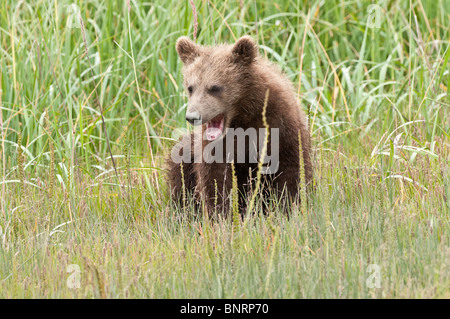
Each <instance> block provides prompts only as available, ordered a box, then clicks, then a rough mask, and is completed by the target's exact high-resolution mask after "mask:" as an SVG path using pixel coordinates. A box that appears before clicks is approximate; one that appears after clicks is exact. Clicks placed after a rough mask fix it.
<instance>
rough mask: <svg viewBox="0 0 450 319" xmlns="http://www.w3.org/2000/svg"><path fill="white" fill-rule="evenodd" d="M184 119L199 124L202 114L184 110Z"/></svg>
mask: <svg viewBox="0 0 450 319" xmlns="http://www.w3.org/2000/svg"><path fill="white" fill-rule="evenodd" d="M186 121H188V122H189V123H191V124H192V125H196V124H197V125H199V124H201V123H202V122H201V121H202V116H201V115H200V114H199V113H197V112H186ZM196 122H197V123H196Z"/></svg>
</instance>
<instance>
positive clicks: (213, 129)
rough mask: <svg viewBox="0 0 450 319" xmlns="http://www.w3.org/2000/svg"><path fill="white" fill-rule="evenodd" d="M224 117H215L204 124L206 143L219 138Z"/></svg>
mask: <svg viewBox="0 0 450 319" xmlns="http://www.w3.org/2000/svg"><path fill="white" fill-rule="evenodd" d="M223 127H224V116H223V114H220V115H217V116H216V117H215V118H213V119H212V120H210V121H209V122H208V123H206V139H207V140H208V141H214V140H215V139H217V138H219V137H220V136H221V135H222V133H223Z"/></svg>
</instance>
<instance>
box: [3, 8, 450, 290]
mask: <svg viewBox="0 0 450 319" xmlns="http://www.w3.org/2000/svg"><path fill="white" fill-rule="evenodd" d="M70 3H71V2H69V1H50V0H33V1H20V2H19V1H13V0H6V1H2V3H1V4H0V51H1V53H0V85H1V86H0V88H1V90H0V101H1V102H0V103H1V105H0V106H1V112H0V122H1V123H0V124H1V125H0V138H1V141H0V142H1V143H0V191H1V195H0V201H1V205H0V209H1V213H0V287H1V289H0V297H1V298H20V297H25V298H142V297H143V298H147V297H149V298H198V297H200V298H211V297H212V298H449V297H450V291H449V286H450V265H449V260H450V237H449V234H450V225H449V223H450V219H449V215H450V191H449V189H450V187H449V186H450V169H449V165H450V135H449V134H450V133H449V132H450V120H449V119H450V116H449V115H450V112H449V107H450V99H449V95H448V87H449V71H450V70H449V59H450V50H449V45H450V42H449V39H450V27H449V25H448V21H449V19H450V3H449V2H448V1H445V0H437V1H423V0H412V1H407V0H404V1H403V0H397V1H395V0H394V1H379V2H377V3H378V5H379V7H378V8H380V9H381V15H380V18H381V20H380V24H379V28H377V27H373V26H374V25H373V21H375V20H372V18H371V17H372V15H373V14H374V13H370V12H368V11H367V10H368V7H369V5H370V4H372V2H370V1H347V2H344V3H342V2H340V1H326V2H325V1H324V2H322V1H295V0H285V1H277V2H276V3H275V2H273V1H265V0H262V1H251V2H247V1H193V2H192V3H194V7H195V12H196V15H197V19H198V20H197V21H194V18H193V17H194V15H193V10H192V7H191V1H187V0H186V1H179V2H177V1H170V2H167V1H160V0H155V1H151V2H144V1H130V7H129V8H128V7H127V2H126V1H90V0H84V1H82V0H79V1H76V2H75V3H76V4H77V5H78V7H79V9H80V12H81V17H82V20H83V23H78V20H77V19H72V18H74V17H76V15H75V14H74V12H75V11H73V10H72V11H70V12H69V9H68V8H69V4H70ZM68 21H71V26H73V28H69V27H68V26H69V25H68ZM375 22H376V21H375ZM194 26H196V28H197V33H196V35H195V37H196V39H197V42H198V43H202V44H214V43H216V42H233V41H234V38H237V37H239V36H241V35H244V34H248V35H251V36H253V37H254V38H255V39H256V40H257V41H258V43H259V44H260V49H261V50H260V52H261V54H263V55H265V56H267V57H268V58H269V59H270V60H272V61H274V62H276V63H277V64H279V65H280V66H281V67H282V68H283V70H284V71H285V72H286V74H287V75H288V77H289V78H290V79H292V81H293V82H294V84H295V85H296V88H297V91H298V94H299V99H300V101H301V102H302V106H303V107H304V109H305V110H306V111H307V113H308V115H309V122H310V126H311V133H312V139H313V147H314V154H313V160H314V161H313V162H314V163H315V170H314V184H313V186H312V191H311V192H309V193H308V194H307V196H308V203H307V205H306V210H307V212H304V213H303V214H302V213H301V212H300V208H299V207H293V208H292V213H291V216H290V218H288V217H287V216H285V215H283V214H282V213H280V211H279V209H277V206H276V202H273V205H272V209H271V210H270V213H269V215H268V216H266V217H264V216H260V215H259V214H253V215H249V216H248V217H247V219H246V220H245V222H243V223H241V222H240V221H239V219H237V220H235V221H234V222H233V221H231V220H225V221H224V220H218V221H210V220H208V219H205V218H204V217H203V216H202V214H199V213H198V212H195V211H193V210H189V209H188V210H181V209H178V208H177V207H174V206H173V204H171V202H170V200H169V198H168V194H167V186H166V185H165V183H164V179H163V177H164V169H163V161H164V156H165V155H166V154H167V152H168V150H169V148H170V146H171V145H173V138H175V137H176V132H177V131H179V128H180V129H183V128H185V127H186V122H185V120H184V113H185V109H186V101H187V99H186V95H185V93H184V91H183V88H182V84H181V83H182V78H181V72H180V71H181V70H180V68H181V63H180V61H179V59H178V57H177V54H176V51H175V46H174V43H175V41H176V39H177V38H178V37H179V36H182V35H188V36H190V37H191V38H193V37H194V35H193V32H194ZM300 79H301V80H300ZM111 154H112V156H111ZM113 159H114V161H113ZM254 206H255V211H258V207H259V200H258V199H257V200H255V205H254ZM236 223H237V224H238V225H236ZM236 226H238V227H236ZM69 265H76V266H70V267H68V266H69ZM370 265H376V267H379V268H376V267H375V269H379V279H380V280H379V285H378V284H377V280H374V278H375V279H376V278H378V277H377V276H378V273H374V272H373V269H374V268H373V266H370ZM77 267H78V268H77ZM73 269H76V270H75V271H74V272H73ZM77 269H78V270H79V271H80V272H78V271H77ZM68 271H69V272H68ZM73 279H75V283H79V287H80V288H78V289H70V288H69V287H71V285H68V280H73Z"/></svg>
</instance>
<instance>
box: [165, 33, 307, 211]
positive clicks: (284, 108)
mask: <svg viewBox="0 0 450 319" xmlns="http://www.w3.org/2000/svg"><path fill="white" fill-rule="evenodd" d="M176 49H177V52H178V54H179V56H180V58H181V60H182V62H183V64H184V67H183V75H184V86H185V87H186V88H187V90H188V95H189V101H188V109H187V114H189V118H188V116H187V119H188V120H190V121H191V120H192V118H197V117H198V118H200V117H201V119H202V122H201V124H202V130H201V131H200V132H197V133H196V132H194V133H192V135H191V137H192V139H191V141H190V142H189V141H181V142H180V143H181V144H178V147H179V146H180V145H183V143H184V144H186V143H191V154H190V156H188V157H189V158H190V161H184V163H183V164H182V165H180V163H174V162H173V160H172V159H171V158H168V160H167V164H168V182H169V185H170V187H171V194H172V196H173V198H174V199H176V200H179V201H180V203H182V202H181V198H182V197H183V194H192V195H193V196H194V197H195V198H196V199H197V200H204V202H205V204H206V208H207V210H208V212H210V213H212V212H214V211H216V212H220V213H223V214H225V215H226V214H227V212H228V209H229V201H230V197H231V196H230V190H231V189H232V173H231V164H230V163H229V162H230V161H228V163H227V161H226V159H224V162H223V163H206V162H205V160H202V162H201V163H194V154H193V151H194V150H195V148H196V147H201V148H202V149H204V148H205V147H206V146H207V145H208V144H209V143H212V142H211V141H209V140H206V139H204V138H202V142H201V144H197V146H195V145H194V143H193V138H194V136H196V135H195V134H202V137H203V136H204V134H205V130H206V126H207V125H212V124H210V123H211V122H208V121H211V120H212V119H214V118H217V117H218V118H222V119H223V122H222V123H224V124H223V125H224V127H223V134H224V135H225V129H226V128H242V129H244V130H246V129H248V128H256V129H259V128H264V123H263V117H262V112H263V107H264V102H265V96H266V91H267V90H269V93H268V94H269V95H268V102H267V111H266V119H267V123H268V125H269V127H270V128H278V129H279V146H278V147H279V168H278V171H277V173H276V174H273V175H263V178H264V183H263V184H262V187H263V188H264V190H268V189H274V190H276V191H278V192H279V193H280V194H281V196H283V198H291V199H297V198H298V196H297V195H298V190H299V167H300V166H299V162H300V161H299V141H298V136H299V132H300V133H301V140H302V148H303V159H304V167H305V177H306V183H309V182H310V181H311V179H312V163H311V159H310V152H311V143H310V135H309V130H308V123H307V119H306V116H305V114H304V112H303V111H302V109H301V107H300V105H299V103H298V101H297V98H296V96H295V93H294V89H293V85H292V83H291V81H289V80H288V79H287V78H286V77H285V76H284V75H283V74H282V73H281V71H280V70H279V68H278V67H276V66H275V65H274V64H272V63H270V62H269V61H267V60H265V59H263V58H262V57H260V56H259V54H258V48H257V46H256V44H255V42H254V41H253V39H252V38H250V37H248V36H245V37H242V38H240V39H238V40H237V42H236V43H235V44H233V45H218V46H214V47H204V46H198V45H196V44H195V43H194V42H192V41H191V40H190V39H188V38H186V37H181V38H179V39H178V41H177V44H176ZM192 114H194V115H193V117H192ZM221 116H222V117H221ZM207 123H208V124H207ZM269 141H270V138H269ZM269 143H270V142H269ZM185 146H186V145H185ZM270 149H271V148H270V146H269V147H268V150H270ZM259 151H260V150H259ZM179 154H182V153H179ZM247 154H248V150H247ZM246 159H247V158H246ZM233 160H234V162H235V163H236V164H234V165H235V172H236V177H237V181H238V185H239V190H240V192H241V208H242V207H245V198H244V197H245V194H247V192H248V191H249V190H250V189H251V188H252V187H254V179H255V176H256V170H257V164H255V163H250V162H249V161H246V162H245V163H237V162H236V160H235V158H234V159H233ZM181 167H183V170H184V172H183V173H182V172H181ZM182 176H184V182H183V180H182ZM249 181H250V183H249ZM183 184H184V187H185V192H183V189H182V188H183ZM252 184H253V185H252ZM286 190H287V192H286ZM182 204H184V203H182ZM216 204H217V205H216Z"/></svg>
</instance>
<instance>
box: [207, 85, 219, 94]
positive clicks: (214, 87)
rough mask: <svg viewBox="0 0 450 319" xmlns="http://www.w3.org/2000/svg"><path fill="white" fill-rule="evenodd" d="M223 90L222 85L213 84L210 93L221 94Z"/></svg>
mask: <svg viewBox="0 0 450 319" xmlns="http://www.w3.org/2000/svg"><path fill="white" fill-rule="evenodd" d="M220 92H222V87H221V86H218V85H213V86H211V87H210V88H209V93H211V94H219V93H220Z"/></svg>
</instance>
